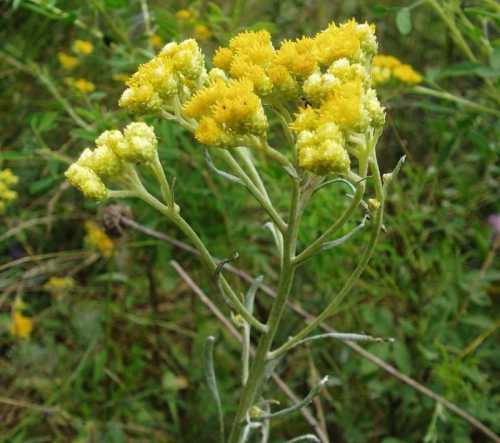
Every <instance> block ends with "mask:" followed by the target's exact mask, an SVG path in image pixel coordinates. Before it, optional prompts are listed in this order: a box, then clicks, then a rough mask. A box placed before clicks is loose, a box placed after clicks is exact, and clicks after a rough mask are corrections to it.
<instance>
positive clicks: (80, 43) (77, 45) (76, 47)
mask: <svg viewBox="0 0 500 443" xmlns="http://www.w3.org/2000/svg"><path fill="white" fill-rule="evenodd" d="M71 49H72V50H73V52H75V53H76V54H79V55H89V54H92V51H93V50H94V46H93V45H92V43H90V42H88V41H86V40H75V41H74V42H73V45H72V46H71Z"/></svg>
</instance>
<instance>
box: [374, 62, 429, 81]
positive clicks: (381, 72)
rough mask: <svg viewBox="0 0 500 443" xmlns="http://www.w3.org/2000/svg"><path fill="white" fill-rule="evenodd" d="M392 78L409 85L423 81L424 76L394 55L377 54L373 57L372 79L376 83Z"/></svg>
mask: <svg viewBox="0 0 500 443" xmlns="http://www.w3.org/2000/svg"><path fill="white" fill-rule="evenodd" d="M391 78H394V79H396V80H397V81H399V82H401V83H406V84H408V85H416V84H418V83H421V82H422V76H421V75H420V74H419V73H418V72H417V71H415V70H414V69H413V68H412V67H411V66H410V65H407V64H404V63H401V61H400V60H399V59H397V58H396V57H394V56H392V55H381V54H379V55H376V56H375V57H373V68H372V81H373V84H374V85H379V84H383V83H387V82H388V81H389V80H390V79H391Z"/></svg>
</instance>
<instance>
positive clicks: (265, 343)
mask: <svg viewBox="0 0 500 443" xmlns="http://www.w3.org/2000/svg"><path fill="white" fill-rule="evenodd" d="M299 201H300V187H299V183H298V182H297V181H293V195H292V203H291V206H290V215H289V220H288V225H287V230H286V231H285V235H284V254H283V262H282V268H281V273H280V281H279V285H278V292H277V296H276V299H275V301H274V303H273V305H272V308H271V312H270V314H269V318H268V320H267V323H266V326H267V328H268V330H267V332H266V333H265V334H264V335H262V336H261V338H260V340H259V343H258V346H257V350H256V353H255V358H254V361H253V364H252V367H251V369H250V374H249V377H248V380H247V383H246V384H245V387H244V388H243V392H242V394H241V397H240V402H239V405H238V410H237V412H236V416H235V418H234V421H233V424H232V428H231V433H230V435H229V439H228V443H238V442H239V441H240V436H241V433H242V431H243V426H242V425H243V423H244V420H245V417H246V415H247V413H248V410H249V409H250V408H251V407H252V405H253V404H254V402H255V399H256V397H257V395H258V393H259V391H260V390H261V388H262V384H263V381H264V378H265V370H266V364H267V363H268V360H267V354H268V353H269V351H270V349H271V346H272V344H273V340H274V337H275V335H276V332H277V331H278V327H279V324H280V321H281V318H282V316H283V312H284V310H285V306H286V302H287V300H288V296H289V294H290V290H291V288H292V284H293V280H294V277H295V266H294V264H293V258H294V255H295V251H296V245H297V234H298V226H299V221H300V205H299Z"/></svg>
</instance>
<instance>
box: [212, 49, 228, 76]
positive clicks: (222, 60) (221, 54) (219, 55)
mask: <svg viewBox="0 0 500 443" xmlns="http://www.w3.org/2000/svg"><path fill="white" fill-rule="evenodd" d="M232 61H233V51H231V49H229V48H218V49H217V50H216V51H215V54H214V57H213V59H212V63H213V65H214V66H215V67H217V68H220V69H222V70H224V71H229V69H230V68H231V62H232Z"/></svg>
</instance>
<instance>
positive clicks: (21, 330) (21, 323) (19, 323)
mask: <svg viewBox="0 0 500 443" xmlns="http://www.w3.org/2000/svg"><path fill="white" fill-rule="evenodd" d="M25 307H26V305H25V304H24V302H23V301H22V300H21V299H20V298H16V300H15V301H14V303H13V305H12V310H11V320H10V325H9V330H10V333H11V334H12V335H13V336H14V337H18V338H22V339H26V338H29V336H30V335H31V331H32V330H33V321H32V320H31V319H30V318H29V317H26V316H25V315H24V314H23V310H24V309H25Z"/></svg>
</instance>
